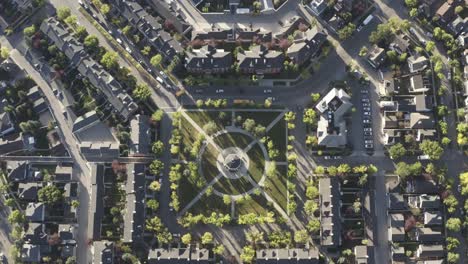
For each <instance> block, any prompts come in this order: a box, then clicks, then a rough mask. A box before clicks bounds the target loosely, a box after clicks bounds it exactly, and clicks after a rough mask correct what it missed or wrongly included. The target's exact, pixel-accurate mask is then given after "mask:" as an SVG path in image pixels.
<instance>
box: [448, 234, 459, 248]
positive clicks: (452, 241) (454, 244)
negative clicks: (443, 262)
mask: <svg viewBox="0 0 468 264" xmlns="http://www.w3.org/2000/svg"><path fill="white" fill-rule="evenodd" d="M458 246H460V241H459V240H458V239H457V238H455V237H447V250H448V251H455V250H456V249H457V248H458Z"/></svg>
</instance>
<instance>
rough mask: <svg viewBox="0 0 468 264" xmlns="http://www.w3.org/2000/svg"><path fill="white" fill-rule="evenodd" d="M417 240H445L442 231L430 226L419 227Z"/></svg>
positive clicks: (422, 241)
mask: <svg viewBox="0 0 468 264" xmlns="http://www.w3.org/2000/svg"><path fill="white" fill-rule="evenodd" d="M415 240H416V241H419V242H421V243H435V242H442V241H445V237H444V236H443V235H442V232H441V231H438V230H435V229H433V228H428V227H417V228H416V232H415Z"/></svg>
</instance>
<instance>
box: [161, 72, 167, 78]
mask: <svg viewBox="0 0 468 264" xmlns="http://www.w3.org/2000/svg"><path fill="white" fill-rule="evenodd" d="M159 74H161V76H162V77H163V78H164V79H167V75H166V73H164V72H163V71H160V72H159Z"/></svg>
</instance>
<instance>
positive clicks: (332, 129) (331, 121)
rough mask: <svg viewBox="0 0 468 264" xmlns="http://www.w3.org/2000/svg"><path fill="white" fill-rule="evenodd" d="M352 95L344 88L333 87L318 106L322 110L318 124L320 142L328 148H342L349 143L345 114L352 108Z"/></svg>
mask: <svg viewBox="0 0 468 264" xmlns="http://www.w3.org/2000/svg"><path fill="white" fill-rule="evenodd" d="M352 106H353V105H352V104H351V97H350V96H349V95H348V94H347V93H346V92H345V91H344V90H343V89H336V88H333V89H331V90H330V92H328V93H327V94H326V95H325V96H324V97H323V98H322V100H320V101H319V102H318V103H317V105H316V108H317V110H318V111H319V112H320V114H321V115H320V119H319V121H318V125H317V137H318V144H319V145H321V146H326V147H328V148H342V147H344V146H345V145H346V143H347V137H346V121H345V118H344V117H345V115H346V114H347V113H348V111H349V110H351V108H352Z"/></svg>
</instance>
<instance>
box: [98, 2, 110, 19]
mask: <svg viewBox="0 0 468 264" xmlns="http://www.w3.org/2000/svg"><path fill="white" fill-rule="evenodd" d="M99 10H100V11H101V13H102V14H103V15H105V16H107V14H109V11H110V6H109V5H108V4H103V5H102V6H101V8H100V9H99Z"/></svg>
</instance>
